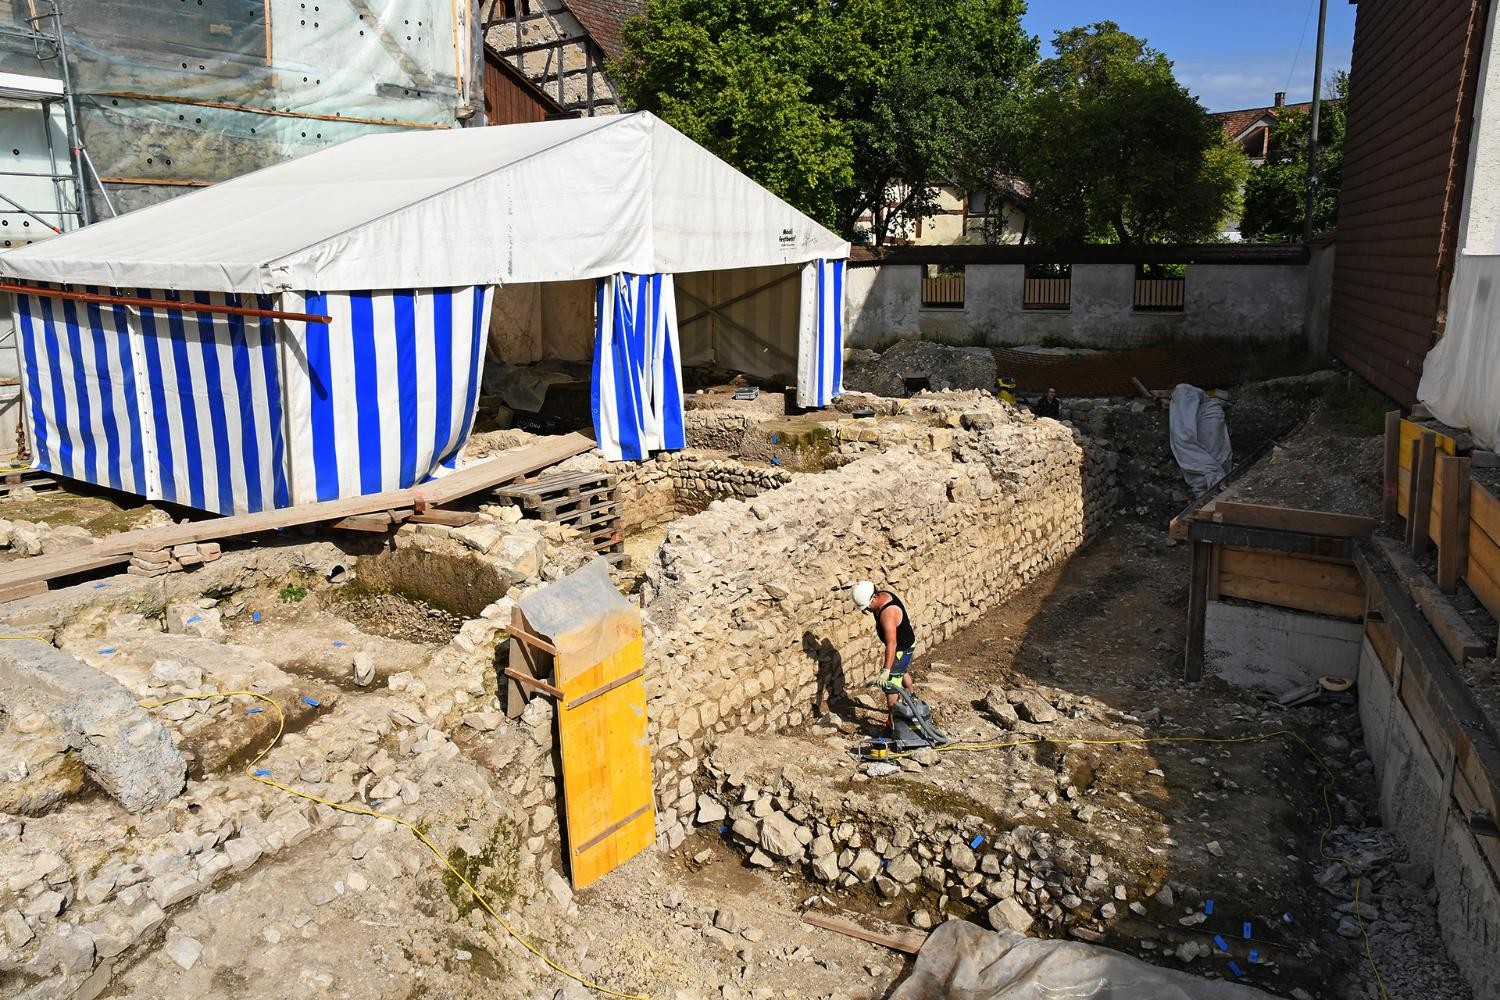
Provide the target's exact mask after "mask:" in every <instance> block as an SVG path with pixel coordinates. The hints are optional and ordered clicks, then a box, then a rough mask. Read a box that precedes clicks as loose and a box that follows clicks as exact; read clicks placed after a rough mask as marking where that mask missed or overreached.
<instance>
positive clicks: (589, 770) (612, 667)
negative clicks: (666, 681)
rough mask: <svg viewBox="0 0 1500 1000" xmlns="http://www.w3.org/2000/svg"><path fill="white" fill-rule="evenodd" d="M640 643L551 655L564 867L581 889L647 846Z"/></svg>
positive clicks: (651, 836)
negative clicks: (576, 655)
mask: <svg viewBox="0 0 1500 1000" xmlns="http://www.w3.org/2000/svg"><path fill="white" fill-rule="evenodd" d="M644 662H645V661H644V648H643V645H642V640H641V634H640V628H639V624H638V623H637V625H636V626H635V634H634V636H633V637H631V638H629V639H628V640H627V641H626V642H625V644H624V645H622V646H620V647H619V648H618V649H616V650H615V652H613V653H611V654H610V655H608V656H606V657H605V658H604V659H603V660H601V661H599V662H597V663H588V662H577V661H576V660H574V661H573V662H570V657H569V656H568V655H567V654H566V653H560V654H559V656H558V659H557V667H556V678H557V686H558V687H559V688H561V689H562V692H563V696H562V697H561V698H560V699H559V706H558V714H557V728H558V744H559V747H560V748H561V754H562V769H563V798H564V807H565V812H566V816H567V826H568V854H569V871H570V872H571V874H572V880H573V886H574V888H577V889H582V888H583V887H584V886H587V885H592V884H593V883H594V882H596V881H598V880H599V879H600V878H602V877H603V876H605V875H607V874H609V873H610V872H612V871H614V870H615V869H616V868H618V867H619V866H620V865H622V864H624V863H625V862H626V861H629V860H630V859H631V858H633V857H635V856H636V855H637V854H639V853H641V852H642V851H644V850H645V849H646V848H648V847H650V846H651V843H652V841H654V840H655V839H656V807H655V799H654V797H653V790H652V783H651V742H650V738H649V737H648V736H647V732H646V685H645V681H644V678H643V673H644V670H643V668H644Z"/></svg>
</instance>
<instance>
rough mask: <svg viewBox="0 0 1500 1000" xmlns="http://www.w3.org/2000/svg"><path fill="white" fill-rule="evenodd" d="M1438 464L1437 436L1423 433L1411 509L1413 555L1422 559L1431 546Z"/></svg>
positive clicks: (1426, 432)
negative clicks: (1414, 501)
mask: <svg viewBox="0 0 1500 1000" xmlns="http://www.w3.org/2000/svg"><path fill="white" fill-rule="evenodd" d="M1436 462H1437V435H1436V434H1434V433H1433V432H1432V431H1423V432H1422V444H1421V449H1420V450H1419V451H1418V453H1417V465H1416V466H1415V467H1414V468H1413V469H1412V474H1413V478H1414V479H1415V480H1416V493H1415V496H1416V506H1415V507H1413V508H1411V518H1410V520H1411V554H1412V555H1413V556H1414V557H1415V558H1418V559H1420V558H1422V557H1423V556H1425V555H1426V554H1427V549H1428V547H1429V546H1430V544H1431V537H1430V532H1431V530H1432V526H1431V523H1430V522H1431V521H1432V470H1433V466H1434V465H1435V464H1436Z"/></svg>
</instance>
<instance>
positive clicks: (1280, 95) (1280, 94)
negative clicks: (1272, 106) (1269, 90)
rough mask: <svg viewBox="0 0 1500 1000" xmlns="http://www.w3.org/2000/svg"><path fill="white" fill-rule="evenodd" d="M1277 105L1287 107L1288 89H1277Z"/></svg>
mask: <svg viewBox="0 0 1500 1000" xmlns="http://www.w3.org/2000/svg"><path fill="white" fill-rule="evenodd" d="M1276 106H1277V107H1278V108H1284V107H1286V91H1284V90H1278V91H1276Z"/></svg>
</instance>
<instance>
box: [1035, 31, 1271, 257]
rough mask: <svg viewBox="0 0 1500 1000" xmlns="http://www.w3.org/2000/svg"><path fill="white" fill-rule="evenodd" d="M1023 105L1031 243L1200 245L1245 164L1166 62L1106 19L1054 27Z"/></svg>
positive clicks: (1231, 203) (1232, 209)
mask: <svg viewBox="0 0 1500 1000" xmlns="http://www.w3.org/2000/svg"><path fill="white" fill-rule="evenodd" d="M1053 45H1054V47H1055V49H1056V51H1057V55H1056V56H1055V57H1054V58H1052V59H1048V60H1047V61H1045V62H1043V63H1042V64H1041V66H1040V67H1039V69H1038V74H1037V82H1036V86H1035V89H1034V91H1033V92H1032V94H1031V97H1030V100H1029V101H1028V102H1027V114H1026V121H1025V123H1024V126H1023V135H1024V141H1023V142H1022V144H1021V150H1020V156H1019V166H1020V174H1021V176H1023V177H1025V178H1026V180H1027V181H1029V182H1030V184H1031V202H1032V207H1031V211H1030V214H1029V216H1028V222H1029V224H1030V226H1031V229H1032V231H1033V232H1034V233H1035V234H1036V237H1037V240H1038V242H1043V243H1046V242H1056V243H1073V242H1117V243H1155V242H1202V241H1210V240H1214V239H1217V238H1218V237H1219V234H1220V233H1221V232H1222V228H1223V224H1224V222H1225V221H1226V220H1228V219H1231V218H1233V217H1234V215H1235V214H1236V213H1237V211H1238V209H1239V191H1240V188H1241V185H1242V184H1243V183H1244V180H1245V176H1246V173H1247V172H1248V163H1247V162H1246V160H1245V157H1244V155H1243V154H1242V153H1241V152H1240V151H1239V149H1238V148H1236V147H1235V146H1233V145H1232V144H1230V143H1228V142H1227V141H1225V139H1224V138H1223V136H1222V134H1221V133H1220V132H1219V129H1218V128H1217V127H1216V126H1215V125H1214V123H1213V122H1212V120H1211V119H1209V117H1208V115H1207V114H1206V113H1205V112H1204V109H1203V106H1202V105H1201V104H1199V103H1198V101H1197V100H1196V99H1195V98H1194V97H1193V96H1192V95H1191V94H1189V93H1188V92H1187V90H1186V89H1185V88H1184V87H1183V86H1182V85H1181V84H1180V83H1178V82H1177V79H1176V77H1175V76H1173V75H1172V64H1171V62H1170V61H1169V60H1168V59H1167V57H1166V56H1164V55H1163V54H1162V53H1160V52H1157V51H1156V50H1155V49H1152V48H1150V47H1149V46H1148V45H1147V44H1146V43H1145V41H1143V40H1142V39H1139V38H1136V37H1135V36H1133V35H1129V34H1127V33H1125V32H1123V31H1121V30H1120V27H1119V25H1117V24H1115V23H1114V22H1113V21H1100V22H1098V23H1097V24H1093V25H1090V26H1087V27H1080V28H1073V29H1071V30H1069V31H1062V32H1058V34H1057V36H1056V38H1055V40H1054V42H1053Z"/></svg>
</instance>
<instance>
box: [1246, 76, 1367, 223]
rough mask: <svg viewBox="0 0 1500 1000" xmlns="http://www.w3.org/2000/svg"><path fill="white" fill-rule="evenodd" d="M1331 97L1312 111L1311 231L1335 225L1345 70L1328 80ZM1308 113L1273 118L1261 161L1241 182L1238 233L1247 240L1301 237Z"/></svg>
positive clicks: (1340, 176)
mask: <svg viewBox="0 0 1500 1000" xmlns="http://www.w3.org/2000/svg"><path fill="white" fill-rule="evenodd" d="M1330 89H1331V93H1332V98H1331V99H1330V100H1328V101H1325V102H1324V103H1323V107H1322V109H1321V110H1320V112H1319V114H1318V186H1317V189H1316V194H1315V195H1314V196H1313V232H1315V233H1324V232H1328V231H1329V230H1331V229H1333V228H1334V227H1335V226H1337V225H1338V221H1339V188H1340V185H1341V184H1342V182H1343V168H1344V127H1345V117H1344V116H1345V108H1346V107H1347V105H1348V100H1349V74H1347V73H1339V74H1338V75H1337V76H1336V77H1335V78H1334V81H1333V86H1332V88H1330ZM1311 134H1312V116H1311V115H1310V114H1309V113H1308V112H1306V111H1303V110H1302V109H1301V108H1296V109H1293V110H1290V111H1282V112H1281V113H1280V114H1278V115H1277V116H1276V124H1275V125H1274V126H1272V128H1271V136H1270V140H1269V142H1268V143H1267V150H1266V162H1265V163H1264V164H1262V165H1261V166H1259V167H1256V168H1255V169H1254V170H1252V171H1251V172H1250V179H1249V180H1248V181H1246V182H1245V213H1244V216H1243V217H1242V218H1241V220H1240V232H1241V233H1243V234H1244V237H1245V238H1246V239H1247V240H1259V241H1264V242H1285V241H1288V240H1301V239H1302V231H1303V220H1304V219H1306V218H1307V200H1306V199H1307V144H1308V143H1307V140H1308V138H1309V136H1310V135H1311Z"/></svg>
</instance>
